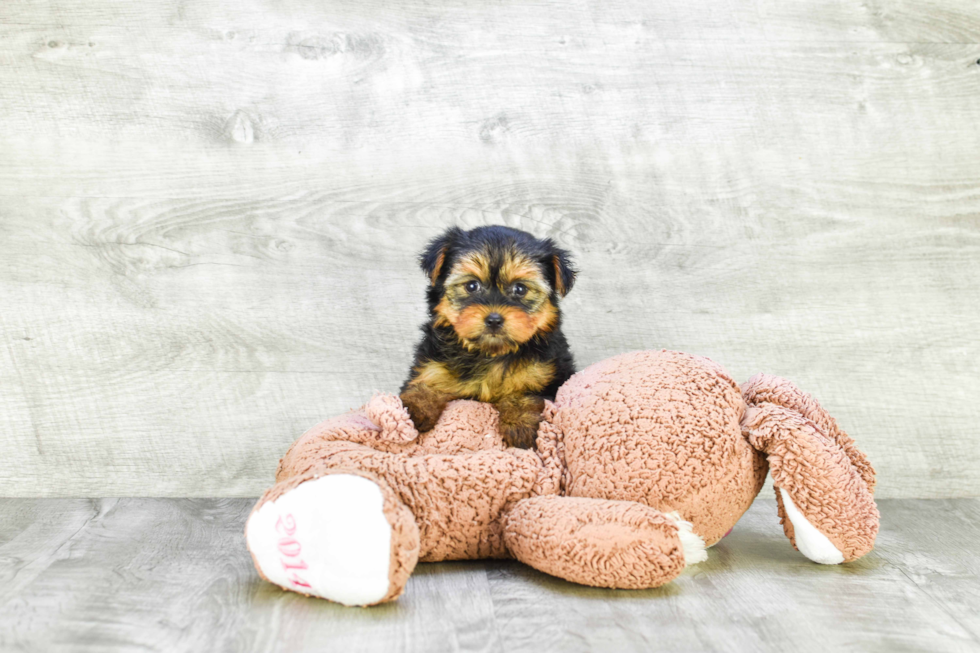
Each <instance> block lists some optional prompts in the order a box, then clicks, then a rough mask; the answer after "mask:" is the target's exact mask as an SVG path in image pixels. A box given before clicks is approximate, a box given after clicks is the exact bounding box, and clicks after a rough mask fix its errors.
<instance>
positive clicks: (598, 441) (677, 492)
mask: <svg viewBox="0 0 980 653" xmlns="http://www.w3.org/2000/svg"><path fill="white" fill-rule="evenodd" d="M555 405H556V406H557V415H556V417H555V418H554V420H552V421H553V422H554V423H555V424H556V425H557V426H558V429H559V431H561V432H562V433H563V434H564V437H563V445H564V451H565V459H566V461H567V467H568V480H567V481H566V487H565V494H567V495H568V496H573V497H596V498H603V499H617V500H621V501H638V502H640V503H645V504H646V505H648V506H653V507H655V508H658V509H660V510H662V511H664V512H670V511H674V510H676V511H677V512H678V513H680V515H681V516H682V517H683V518H684V519H686V520H688V521H690V522H692V523H693V524H694V531H695V532H696V533H698V534H699V535H700V536H701V537H702V538H704V540H705V542H706V543H707V544H708V545H711V544H713V543H715V542H716V541H717V540H719V539H721V537H722V536H723V535H724V534H725V533H726V532H728V530H729V529H730V528H731V527H732V525H733V524H734V523H735V522H736V521H737V520H738V518H739V517H741V516H742V514H743V513H744V512H745V511H746V510H748V507H749V506H750V505H751V504H752V501H753V499H755V496H756V495H757V494H758V493H759V489H760V488H761V487H762V483H763V481H764V480H765V471H766V464H765V458H764V457H763V456H762V454H760V453H759V452H758V451H756V450H755V449H753V448H752V446H751V445H750V444H749V443H748V442H747V441H746V440H745V438H744V437H743V436H742V429H741V426H740V424H739V421H740V419H741V418H742V415H743V413H744V411H745V402H744V401H743V399H742V394H741V392H740V391H739V388H738V385H736V384H735V382H734V381H732V379H731V378H729V376H728V375H727V374H725V372H724V371H723V370H722V369H721V368H720V367H719V366H717V365H715V364H714V363H713V362H711V361H709V360H708V359H706V358H701V357H698V356H690V355H688V354H679V353H677V352H672V351H641V352H633V353H629V354H623V355H620V356H614V357H613V358H609V359H607V360H604V361H602V362H600V363H596V364H595V365H592V366H591V367H589V368H588V369H586V370H583V371H582V372H580V373H578V374H576V375H575V376H573V377H572V378H571V379H569V380H568V381H567V382H566V383H565V384H564V385H563V386H562V387H561V389H560V390H559V391H558V396H557V397H556V399H555Z"/></svg>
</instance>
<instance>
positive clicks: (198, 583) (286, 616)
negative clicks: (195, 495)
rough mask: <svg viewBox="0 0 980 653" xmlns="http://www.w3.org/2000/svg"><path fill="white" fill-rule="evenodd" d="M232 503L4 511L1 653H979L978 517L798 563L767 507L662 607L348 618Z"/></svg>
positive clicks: (358, 613) (493, 595) (495, 585)
mask: <svg viewBox="0 0 980 653" xmlns="http://www.w3.org/2000/svg"><path fill="white" fill-rule="evenodd" d="M251 503H252V501H251V500H242V499H222V500H214V499H198V500H184V499H99V500H83V499H6V500H0V534H2V536H0V537H2V540H0V558H2V559H3V561H4V565H3V566H2V567H0V574H2V578H3V580H4V581H5V582H4V583H3V586H2V588H0V608H2V609H0V647H2V648H3V650H4V651H46V652H48V651H50V652H59V651H99V652H100V653H102V652H110V651H129V650H146V651H166V652H168V653H170V652H179V651H200V650H209V651H248V652H252V653H272V652H282V653H302V652H303V651H322V650H352V651H353V650H356V651H365V652H369V651H406V652H407V651H427V652H429V651H435V652H441V651H488V652H489V651H500V652H505V651H506V652H511V651H514V652H519V651H533V652H534V653H547V652H550V651H562V652H568V653H574V652H578V651H617V652H620V651H623V652H625V651H689V650H697V651H733V652H735V651H746V650H751V651H759V652H766V651H779V652H781V651H800V652H801V653H808V652H810V651H814V652H817V651H820V652H822V651H827V650H860V651H937V652H939V651H942V652H945V651H957V652H959V651H963V652H966V651H977V650H980V619H978V617H977V615H976V610H975V606H976V601H977V599H978V598H980V566H978V563H977V561H978V560H980V549H978V544H977V543H978V542H980V526H978V525H980V519H978V517H980V500H975V499H960V500H932V501H924V500H919V501H911V500H885V501H883V502H882V503H881V509H882V531H881V534H880V536H879V538H878V544H877V547H876V549H875V550H874V551H873V552H872V553H871V554H869V555H868V556H866V557H865V558H862V559H861V560H859V561H857V562H855V563H852V564H849V565H843V566H839V567H835V566H830V567H827V566H820V565H816V564H813V563H811V562H809V561H808V560H806V559H805V558H803V556H802V555H801V554H799V553H797V552H795V551H794V550H793V549H792V547H791V546H790V544H789V542H788V541H787V540H786V539H785V537H784V536H783V534H782V530H781V528H780V527H779V524H778V521H777V519H776V508H775V501H773V500H771V499H765V500H759V501H757V502H756V504H755V505H754V506H753V507H752V508H751V509H750V510H749V512H748V513H746V515H745V516H744V517H743V518H742V520H741V521H740V522H739V524H738V525H737V526H736V528H735V531H734V532H733V533H732V534H731V535H730V536H728V537H726V538H725V539H723V540H722V541H721V542H720V543H719V544H717V545H716V546H714V547H713V548H712V549H710V550H709V557H708V561H707V562H704V563H701V564H699V565H697V566H696V567H692V568H690V569H688V570H687V571H685V572H684V573H683V574H682V575H681V576H680V577H679V578H678V579H677V580H675V581H674V582H673V583H671V584H669V585H667V586H664V587H662V588H659V589H656V590H647V591H625V590H622V591H618V590H601V589H592V588H586V587H582V586H578V585H573V584H571V583H567V582H565V581H561V580H558V579H555V578H552V577H549V576H546V575H544V574H541V573H539V572H536V571H534V570H532V569H530V568H528V567H525V566H523V565H520V564H519V563H517V562H512V561H478V562H469V563H438V564H422V565H420V566H419V568H418V570H417V571H416V572H415V574H414V575H413V576H412V577H411V579H410V580H409V583H408V587H407V589H406V592H405V594H404V595H403V596H402V598H400V599H399V600H398V601H397V602H396V603H392V604H386V605H383V606H380V607H376V608H370V609H361V608H345V607H342V606H340V605H337V604H333V603H329V602H327V601H322V600H318V599H308V598H304V597H301V596H299V595H297V594H293V593H291V592H284V591H282V590H279V589H278V588H276V587H275V586H273V585H271V584H269V583H265V582H263V581H261V580H260V579H259V578H258V576H257V574H256V573H255V571H254V569H253V568H252V565H251V560H250V558H249V556H248V553H247V551H246V550H245V546H244V538H243V536H242V529H243V526H244V521H245V518H246V516H247V514H248V511H249V508H250V507H251Z"/></svg>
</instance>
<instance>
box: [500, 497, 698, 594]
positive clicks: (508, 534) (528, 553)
mask: <svg viewBox="0 0 980 653" xmlns="http://www.w3.org/2000/svg"><path fill="white" fill-rule="evenodd" d="M504 538H505V541H506V542H507V548H508V549H509V550H510V552H511V553H512V554H513V555H514V557H515V558H517V559H518V560H520V561H521V562H523V563H525V564H528V565H530V566H532V567H534V568H535V569H538V570H539V571H543V572H545V573H548V574H551V575H552V576H558V577H559V578H564V579H565V580H569V581H572V582H575V583H581V584H583V585H592V586H595V587H612V588H619V589H647V588H651V587H658V586H660V585H663V584H665V583H668V582H670V581H671V580H673V579H674V578H675V577H676V576H677V575H678V574H680V573H681V572H682V571H683V570H684V568H685V567H686V566H688V565H692V564H696V563H698V562H701V561H703V560H705V559H707V553H706V552H705V550H704V540H703V539H701V538H700V537H699V536H698V535H697V534H696V533H694V532H692V530H691V524H690V523H689V522H686V521H684V520H682V519H681V518H680V517H679V516H678V515H677V514H676V513H670V514H664V513H662V512H660V511H659V510H657V509H655V508H651V507H650V506H646V505H643V504H641V503H635V502H633V501H607V500H604V499H586V498H578V497H559V496H539V497H532V498H530V499H524V500H523V501H519V502H518V503H517V504H516V505H515V506H514V507H513V508H512V509H511V510H510V512H508V514H507V520H506V524H505V534H504Z"/></svg>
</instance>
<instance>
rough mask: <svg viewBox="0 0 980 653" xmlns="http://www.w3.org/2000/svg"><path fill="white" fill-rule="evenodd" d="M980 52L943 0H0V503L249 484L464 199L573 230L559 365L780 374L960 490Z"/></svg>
mask: <svg viewBox="0 0 980 653" xmlns="http://www.w3.org/2000/svg"><path fill="white" fill-rule="evenodd" d="M978 60H980V9H978V8H977V7H976V6H975V5H974V3H970V2H966V1H965V0H957V1H953V2H942V3H940V2H911V0H909V1H901V0H892V1H886V0H878V1H876V2H860V1H858V0H842V1H841V2H835V3H824V2H817V1H816V0H803V1H800V2H794V3H781V2H776V0H755V1H753V2H745V3H718V2H710V3H709V2H707V1H706V0H705V1H698V2H661V3H642V2H632V1H628V0H617V1H616V2H576V3H571V4H566V3H557V2H550V1H548V2H543V3H537V4H531V5H528V4H526V3H525V4H520V3H516V4H514V3H512V4H506V3H505V4H499V3H498V4H490V5H471V4H468V3H453V2H446V3H437V4H428V5H424V6H420V5H418V4H417V3H395V4H390V3H385V4H383V5H382V4H378V3H369V2H358V3H353V2H346V3H345V2H332V3H321V2H315V1H313V0H287V1H283V2H276V3H269V2H264V1H261V0H244V1H243V2H235V3H229V2H227V1H226V0H202V1H201V2H195V3H184V2H177V1H176V0H174V1H172V2H170V1H163V2H155V3H131V2H123V1H122V0H99V1H98V2H91V1H86V2H83V1H81V0H51V1H50V2H46V3H43V4H41V5H39V4H38V3H31V2H27V1H26V0H6V1H5V2H3V3H2V5H0V125H2V126H3V129H2V130H0V306H2V307H3V310H0V342H2V344H3V346H2V347H0V444H2V445H3V447H4V452H5V456H4V457H2V458H0V495H7V496H106V495H114V496H116V495H118V496H125V495H144V496H161V495H167V496H186V495H193V496H252V495H255V494H258V493H259V492H260V491H261V490H262V489H264V487H266V486H267V485H268V484H270V483H271V480H272V476H273V472H274V469H275V461H276V460H277V459H278V457H279V456H280V455H281V454H282V453H283V451H284V450H285V448H286V447H287V446H288V444H289V443H290V442H291V441H292V440H293V439H295V438H296V437H297V436H298V434H299V433H300V432H302V431H303V430H304V429H305V428H307V427H308V426H310V425H312V424H313V423H315V422H317V421H318V420H320V419H322V418H324V417H327V416H330V415H333V414H336V413H339V412H343V411H345V410H347V409H349V408H351V407H355V406H358V405H360V404H361V403H363V402H364V401H365V400H366V399H367V398H368V397H369V396H370V394H371V392H372V391H374V390H387V391H391V390H394V389H396V388H397V387H398V386H399V385H400V383H401V381H402V380H403V378H404V375H405V373H406V371H407V367H408V365H409V363H410V360H411V351H412V346H413V344H414V341H415V338H416V333H417V331H416V329H417V325H418V324H419V323H420V322H421V320H422V319H423V292H424V283H425V280H424V277H423V275H422V274H421V273H420V272H419V271H418V270H417V269H416V267H415V256H416V253H417V252H418V250H419V249H420V248H421V246H422V244H423V243H424V242H425V241H426V240H427V239H428V238H431V237H432V236H433V235H435V234H436V233H438V232H439V231H440V230H441V229H442V228H444V227H445V226H447V225H449V224H459V225H462V226H464V227H470V226H476V225H479V224H487V223H503V224H509V225H512V226H516V227H519V228H523V229H527V230H530V231H533V232H536V233H538V234H541V235H548V236H552V237H554V238H556V239H557V240H559V241H560V242H561V243H562V244H563V245H564V246H566V247H568V248H569V249H571V250H572V251H573V252H574V253H575V254H576V257H577V261H578V264H579V267H580V269H581V271H582V272H581V276H580V280H579V282H578V285H577V286H576V288H575V290H574V291H573V292H572V293H571V294H570V295H569V297H568V298H567V300H566V302H565V310H566V314H567V319H566V323H567V328H566V331H567V334H568V336H569V340H570V342H571V344H572V348H573V350H574V352H575V354H576V356H577V358H578V360H579V362H580V363H581V364H582V365H586V364H589V363H592V362H595V361H598V360H601V359H602V358H605V357H608V356H611V355H613V354H616V353H620V352H623V351H626V350H630V349H640V348H660V347H667V348H672V349H679V350H683V351H689V352H693V353H699V354H703V355H707V356H710V357H712V358H714V359H716V360H717V361H719V362H720V363H722V364H723V365H724V366H726V367H727V368H728V369H729V371H730V372H731V373H732V374H733V376H734V377H735V378H736V379H738V380H744V379H746V378H748V377H749V376H750V375H752V374H754V373H756V372H758V371H765V372H770V373H775V374H780V375H783V376H786V377H788V378H790V379H792V380H794V381H796V382H797V383H798V384H799V385H800V386H801V387H803V388H804V389H806V390H808V391H811V392H813V393H814V394H815V395H816V396H817V397H819V398H820V400H821V401H822V402H823V403H824V404H825V405H826V406H827V407H828V409H829V410H830V411H831V412H832V413H833V414H834V415H836V416H837V417H838V418H839V420H840V421H841V423H842V425H843V426H844V428H845V429H847V430H848V431H849V432H850V433H851V434H852V435H854V436H855V438H856V439H857V440H858V443H859V445H860V446H861V447H862V448H863V449H865V450H866V451H867V452H868V454H869V455H870V457H871V459H872V461H873V462H874V463H875V465H876V467H877V468H878V469H879V473H880V485H879V495H880V496H884V497H955V496H974V495H977V494H978V493H980V446H978V435H977V424H978V423H980V401H978V398H980V374H978V372H977V370H978V364H977V361H978V360H980V335H978V334H980V303H978V300H977V298H978V297H980V171H978V169H977V166H976V152H977V151H980V129H978V127H977V125H980V104H978V103H977V102H976V101H975V99H976V97H977V96H978V94H980V65H978V64H977V62H978Z"/></svg>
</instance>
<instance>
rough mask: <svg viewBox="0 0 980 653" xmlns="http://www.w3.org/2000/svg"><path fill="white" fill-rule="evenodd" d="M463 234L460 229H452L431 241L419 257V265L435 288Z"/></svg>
mask: <svg viewBox="0 0 980 653" xmlns="http://www.w3.org/2000/svg"><path fill="white" fill-rule="evenodd" d="M462 233H463V230H462V229H460V228H459V227H450V228H449V229H448V230H447V231H446V232H445V233H444V234H442V235H441V236H439V237H438V238H434V239H433V240H432V241H430V242H429V244H428V245H426V246H425V250H424V251H423V252H422V254H421V255H420V256H419V265H421V266H422V271H423V272H425V275H426V276H427V277H429V283H430V284H432V285H433V286H434V285H436V280H437V279H438V278H439V274H440V273H441V272H442V269H443V266H444V264H445V262H446V259H447V258H448V256H449V252H450V250H451V249H452V246H453V244H454V243H455V242H456V240H457V239H458V238H459V236H460V235H461V234H462Z"/></svg>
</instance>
